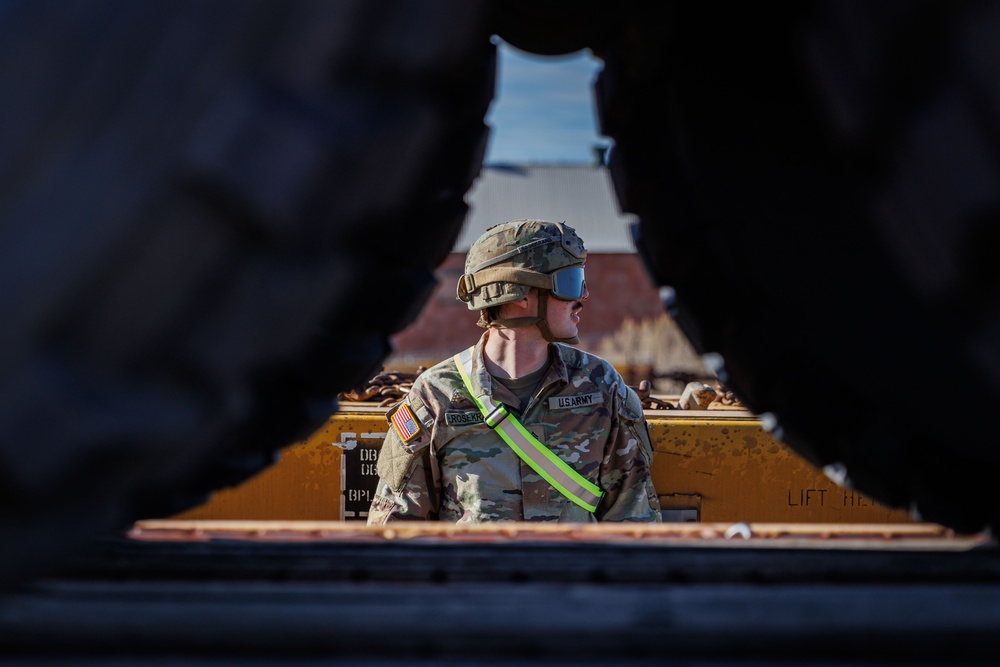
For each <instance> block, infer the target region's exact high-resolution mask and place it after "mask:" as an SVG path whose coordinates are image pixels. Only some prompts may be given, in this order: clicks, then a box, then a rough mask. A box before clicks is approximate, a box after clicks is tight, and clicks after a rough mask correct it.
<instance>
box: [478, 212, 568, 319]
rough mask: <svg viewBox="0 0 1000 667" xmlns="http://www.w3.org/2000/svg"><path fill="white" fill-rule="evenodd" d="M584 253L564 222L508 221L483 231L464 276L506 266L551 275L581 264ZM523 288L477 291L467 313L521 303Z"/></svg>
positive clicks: (511, 286)
mask: <svg viewBox="0 0 1000 667" xmlns="http://www.w3.org/2000/svg"><path fill="white" fill-rule="evenodd" d="M586 259H587V250H586V248H585V247H584V245H583V239H581V238H580V237H579V236H578V235H577V233H576V230H574V229H573V228H572V227H570V226H569V225H567V224H566V223H564V222H546V221H544V220H511V221H510V222H504V223H502V224H499V225H494V226H493V227H490V228H489V229H487V230H486V233H485V234H483V235H482V236H481V237H480V238H479V239H478V240H477V241H476V242H475V243H473V244H472V247H471V248H469V252H468V254H467V255H466V257H465V272H466V273H470V274H475V273H476V272H477V271H480V270H482V269H485V268H494V267H502V266H509V267H515V268H524V269H531V270H532V271H537V272H539V273H551V272H553V271H555V270H556V269H561V268H563V267H566V266H573V265H575V264H583V263H584V261H585V260H586ZM527 293H528V287H527V286H526V285H518V284H516V283H511V282H498V283H490V284H488V285H484V286H482V287H480V288H479V289H477V290H476V291H475V292H474V293H473V294H472V295H471V296H470V299H469V302H468V303H469V309H470V310H481V309H483V308H487V307H489V306H499V305H502V304H504V303H509V302H511V301H518V300H519V299H523V298H524V296H525V295H526V294H527Z"/></svg>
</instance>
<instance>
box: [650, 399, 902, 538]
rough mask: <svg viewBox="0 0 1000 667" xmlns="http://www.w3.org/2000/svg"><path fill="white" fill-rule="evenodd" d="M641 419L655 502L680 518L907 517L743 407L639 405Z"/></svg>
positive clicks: (841, 520)
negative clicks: (841, 478)
mask: <svg viewBox="0 0 1000 667" xmlns="http://www.w3.org/2000/svg"><path fill="white" fill-rule="evenodd" d="M646 420H647V422H648V424H649V432H650V436H651V439H652V441H653V484H654V485H655V486H656V489H657V492H658V493H659V495H660V506H661V508H662V509H664V510H667V511H668V512H673V513H674V514H675V516H676V517H677V518H679V519H681V520H684V519H685V518H686V517H688V516H697V520H699V521H710V522H711V521H733V522H736V521H748V522H750V521H756V522H782V523H799V522H806V523H901V522H909V521H910V518H909V516H908V514H907V512H905V511H903V510H898V509H893V508H890V507H887V506H885V505H882V504H880V503H877V502H875V501H873V500H872V499H870V498H868V497H867V496H864V495H862V494H860V493H858V492H856V491H851V490H849V489H844V488H843V487H840V486H837V485H836V484H834V483H833V482H832V481H831V480H830V479H828V478H827V477H826V476H825V475H824V474H823V473H822V472H821V471H819V470H817V469H816V468H815V467H814V466H812V465H811V464H809V463H807V462H806V461H805V460H804V459H802V458H801V457H800V456H799V455H798V454H796V453H795V452H793V451H792V450H790V449H789V448H788V447H786V446H785V445H783V444H782V443H780V442H778V441H777V440H775V439H774V438H772V437H771V435H770V434H769V433H768V432H767V431H765V430H764V429H763V427H762V426H761V423H760V421H759V420H757V419H756V418H754V417H753V416H752V415H751V414H749V413H747V412H743V411H737V410H714V409H709V410H684V411H681V410H670V411H666V412H660V411H657V412H653V411H647V412H646ZM667 516H668V517H669V516H670V514H667Z"/></svg>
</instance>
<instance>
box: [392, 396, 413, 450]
mask: <svg viewBox="0 0 1000 667" xmlns="http://www.w3.org/2000/svg"><path fill="white" fill-rule="evenodd" d="M389 419H391V420H392V424H393V426H395V427H396V430H397V431H398V432H399V437H401V438H402V439H403V442H409V441H410V440H413V439H414V438H415V437H417V436H418V435H420V424H418V423H417V420H416V419H414V418H413V413H412V412H410V406H408V405H407V404H406V403H400V404H399V407H398V408H396V411H395V412H393V413H392V415H391V416H390V417H389Z"/></svg>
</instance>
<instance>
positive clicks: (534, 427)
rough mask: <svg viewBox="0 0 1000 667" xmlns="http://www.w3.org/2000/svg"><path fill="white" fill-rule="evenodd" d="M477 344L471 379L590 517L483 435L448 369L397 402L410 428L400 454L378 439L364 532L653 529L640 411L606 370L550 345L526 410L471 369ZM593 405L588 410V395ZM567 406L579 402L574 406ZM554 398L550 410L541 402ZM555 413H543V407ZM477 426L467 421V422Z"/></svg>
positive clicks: (394, 439) (394, 438)
mask: <svg viewBox="0 0 1000 667" xmlns="http://www.w3.org/2000/svg"><path fill="white" fill-rule="evenodd" d="M488 335H489V333H486V334H484V335H483V338H481V339H480V341H479V343H478V344H477V345H476V349H475V353H474V362H473V373H472V375H471V379H472V382H473V386H474V388H475V390H476V391H477V392H481V391H484V390H489V391H490V392H491V394H492V396H493V398H494V400H496V401H501V402H503V403H504V404H505V405H507V406H508V407H510V408H513V409H514V410H515V411H517V412H519V413H520V414H519V415H518V416H519V419H520V421H521V423H522V424H523V425H524V426H525V427H526V428H527V429H528V430H529V431H531V432H532V433H533V434H534V436H535V437H536V438H538V439H539V440H541V441H542V442H543V443H545V445H546V446H547V447H549V448H550V449H551V450H552V451H553V452H555V453H556V454H557V455H558V456H559V457H560V458H561V459H562V460H563V461H565V462H566V463H568V464H570V465H571V466H572V467H573V468H574V469H575V470H576V471H577V472H579V473H580V474H581V475H583V476H584V477H586V478H587V479H589V480H590V481H592V482H593V483H595V484H597V485H598V486H600V487H601V489H603V490H604V497H603V498H602V500H601V503H600V505H599V506H598V508H597V511H596V512H595V513H590V512H587V511H586V510H584V509H583V508H581V507H579V506H578V505H575V504H574V503H573V502H571V501H569V500H568V499H567V498H566V497H565V496H563V495H562V494H561V493H559V492H558V491H557V490H556V489H554V488H553V487H552V486H551V485H550V484H549V483H548V482H546V481H545V480H544V479H542V478H541V476H539V475H538V474H537V473H535V472H534V471H533V470H532V469H531V468H530V467H528V465H527V464H526V463H524V462H523V461H521V459H519V458H518V456H517V454H515V453H514V452H513V451H512V450H511V449H510V447H508V446H507V445H506V444H505V443H504V442H503V441H502V440H501V439H500V437H499V436H498V435H497V434H496V433H494V432H493V431H492V430H491V429H490V428H489V427H487V426H486V425H485V424H484V423H483V420H482V415H480V414H479V411H478V409H477V408H476V406H475V404H474V403H473V401H472V398H471V397H470V396H469V395H468V392H467V391H466V390H465V388H464V386H463V383H462V378H461V376H460V375H459V373H458V369H457V367H456V366H455V363H454V362H453V361H452V360H450V359H449V360H448V361H445V362H442V363H440V364H438V365H437V366H434V367H433V368H431V369H429V370H427V371H425V372H423V373H422V374H421V375H420V377H418V378H417V381H416V382H415V383H414V385H413V388H412V389H411V391H410V394H409V395H408V397H407V399H406V400H407V404H408V405H409V406H410V409H411V410H412V411H413V414H414V415H415V416H416V417H417V419H418V420H419V421H420V422H421V425H422V428H421V433H420V435H419V436H417V437H416V438H414V439H413V440H410V441H409V442H407V443H404V442H403V441H402V438H400V436H399V434H398V433H396V431H395V429H394V428H391V427H390V429H389V433H388V434H387V436H386V439H385V443H384V444H383V446H382V451H381V453H380V455H379V462H378V471H379V476H380V480H379V483H378V488H377V489H376V493H375V499H374V500H373V502H372V506H371V510H370V513H369V516H368V524H369V525H384V524H386V523H388V522H390V521H394V520H401V519H417V520H441V521H449V522H457V523H464V522H487V521H562V522H590V521H651V522H652V521H660V511H659V502H658V500H657V497H656V491H655V490H654V488H653V484H652V481H651V479H650V474H649V471H650V464H651V461H652V445H651V444H650V441H649V434H648V432H647V430H646V422H645V420H644V418H643V415H642V403H641V402H640V400H639V397H638V396H636V394H635V392H634V391H632V390H631V389H629V388H628V386H626V384H625V382H624V381H623V380H622V377H621V375H619V374H618V372H617V371H616V370H615V369H614V367H612V366H611V364H609V363H608V362H606V361H604V360H603V359H601V358H600V357H597V356H594V355H591V354H588V353H586V352H583V351H581V350H578V349H576V348H572V347H569V346H566V345H561V344H558V343H552V344H551V345H550V350H551V353H552V354H551V357H552V363H551V365H550V367H549V370H548V372H547V373H546V375H545V377H544V378H543V379H542V382H541V384H540V386H539V390H538V391H537V392H536V394H535V396H534V398H533V399H532V400H531V401H529V402H528V404H527V405H521V402H520V401H519V400H518V399H517V398H516V397H515V396H514V395H513V394H512V393H511V392H510V391H509V390H508V389H506V388H505V387H504V386H503V385H501V384H500V383H498V382H496V381H495V380H494V379H493V378H492V377H491V376H490V375H489V373H487V372H486V368H485V366H484V365H483V357H482V348H483V343H484V341H485V340H486V336H488ZM598 395H599V396H600V400H595V399H596V398H597V396H598ZM578 397H579V398H578ZM553 399H555V400H553ZM556 405H562V406H563V407H559V408H554V407H552V406H556ZM477 415H478V416H477Z"/></svg>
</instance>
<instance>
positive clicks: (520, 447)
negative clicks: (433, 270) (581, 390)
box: [455, 347, 604, 512]
mask: <svg viewBox="0 0 1000 667" xmlns="http://www.w3.org/2000/svg"><path fill="white" fill-rule="evenodd" d="M473 350H475V348H474V347H471V348H469V349H468V350H465V351H464V352H461V353H459V354H456V355H455V365H456V366H458V372H459V374H460V375H461V376H462V381H463V382H464V383H465V388H466V389H468V390H469V395H471V396H472V399H473V400H474V401H475V402H476V405H477V406H478V407H479V411H480V412H482V413H483V417H484V418H485V420H486V425H487V426H489V427H490V428H491V429H493V430H494V431H495V432H496V433H497V434H498V435H499V436H500V437H501V438H502V439H503V441H504V442H506V443H507V444H508V445H509V446H510V448H511V449H513V450H514V453H515V454H517V455H518V456H519V457H521V460H522V461H524V462H525V463H527V464H528V465H529V466H531V469H532V470H534V471H535V472H537V473H538V474H539V475H541V476H542V477H543V478H544V479H545V481H547V482H548V483H549V484H551V485H552V486H553V487H555V489H556V490H557V491H559V493H561V494H563V495H564V496H566V497H567V498H569V499H570V500H572V501H573V502H574V503H576V504H577V505H579V506H580V507H582V508H584V509H585V510H587V511H588V512H596V511H597V505H598V503H599V502H600V501H601V496H603V495H604V492H603V491H601V488H600V487H599V486H597V485H596V484H594V483H593V482H591V481H590V480H588V479H587V478H586V477H584V476H583V475H581V474H580V473H578V472H577V471H575V470H573V468H571V467H570V466H569V464H567V463H566V462H565V461H563V460H562V459H560V458H559V457H558V456H556V455H555V454H554V453H553V452H552V451H551V450H550V449H549V448H548V447H546V446H545V445H544V444H542V443H541V442H539V441H538V439H537V438H536V437H535V436H533V435H531V433H530V432H529V431H528V429H526V428H524V426H522V425H521V422H519V421H518V420H517V417H515V416H514V415H512V414H511V413H510V412H509V411H508V410H507V408H506V406H504V404H503V403H497V402H495V401H493V399H492V398H490V397H489V396H487V395H483V396H476V392H475V390H474V389H473V388H472V378H471V377H470V376H471V375H472V353H473Z"/></svg>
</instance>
